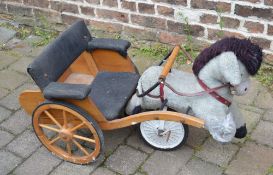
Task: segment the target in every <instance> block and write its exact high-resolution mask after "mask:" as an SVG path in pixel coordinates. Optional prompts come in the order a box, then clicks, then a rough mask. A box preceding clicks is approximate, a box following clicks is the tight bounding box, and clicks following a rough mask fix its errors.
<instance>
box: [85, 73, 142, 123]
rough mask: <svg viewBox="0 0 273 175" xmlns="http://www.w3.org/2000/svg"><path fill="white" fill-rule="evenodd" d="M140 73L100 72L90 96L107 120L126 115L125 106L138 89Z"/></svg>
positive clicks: (92, 86)
mask: <svg viewBox="0 0 273 175" xmlns="http://www.w3.org/2000/svg"><path fill="white" fill-rule="evenodd" d="M139 77H140V76H139V74H135V73H129V72H100V73H98V74H97V75H96V77H95V80H94V81H93V83H92V85H91V92H90V94H89V97H90V98H91V99H92V101H93V102H94V103H95V104H96V106H97V107H98V109H99V110H100V111H101V112H102V113H103V115H104V116H105V117H106V119H107V120H114V119H117V118H119V117H122V116H123V115H124V108H125V105H126V103H127V102H128V100H129V99H130V97H131V96H132V95H133V93H134V92H135V90H136V86H137V83H138V79H139Z"/></svg>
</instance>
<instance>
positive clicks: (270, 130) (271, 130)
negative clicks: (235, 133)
mask: <svg viewBox="0 0 273 175" xmlns="http://www.w3.org/2000/svg"><path fill="white" fill-rule="evenodd" d="M251 138H252V139H254V140H256V141H257V142H258V143H261V144H265V145H269V146H271V147H272V148H273V123H271V122H266V121H260V123H259V124H258V126H257V127H256V129H255V130H254V131H253V133H252V135H251Z"/></svg>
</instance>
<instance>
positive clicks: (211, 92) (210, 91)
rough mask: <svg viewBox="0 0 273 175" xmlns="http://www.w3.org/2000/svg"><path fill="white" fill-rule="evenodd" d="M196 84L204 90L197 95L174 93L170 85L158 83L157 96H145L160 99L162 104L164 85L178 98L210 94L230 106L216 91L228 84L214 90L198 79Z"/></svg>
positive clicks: (148, 94)
mask: <svg viewBox="0 0 273 175" xmlns="http://www.w3.org/2000/svg"><path fill="white" fill-rule="evenodd" d="M197 80H198V83H199V84H200V86H201V87H202V88H203V89H204V91H201V92H197V93H182V92H178V91H176V90H175V89H174V88H173V87H172V86H171V85H170V84H168V83H167V82H160V84H159V85H160V87H159V95H152V94H150V93H147V94H146V95H147V96H148V97H151V98H160V100H161V102H164V100H165V99H164V85H166V87H168V88H169V89H170V90H171V91H173V92H174V93H175V94H177V95H179V96H185V97H195V96H202V95H204V94H210V95H211V96H212V97H214V98H215V99H216V100H218V101H219V102H221V103H223V104H225V105H227V106H230V105H231V102H230V101H229V100H227V99H225V98H224V97H222V96H221V95H219V94H218V93H217V92H216V91H217V90H219V89H221V88H224V87H227V86H230V85H229V84H224V85H221V86H218V87H215V88H209V87H208V86H207V85H206V84H205V83H204V82H203V81H202V80H200V79H199V78H197Z"/></svg>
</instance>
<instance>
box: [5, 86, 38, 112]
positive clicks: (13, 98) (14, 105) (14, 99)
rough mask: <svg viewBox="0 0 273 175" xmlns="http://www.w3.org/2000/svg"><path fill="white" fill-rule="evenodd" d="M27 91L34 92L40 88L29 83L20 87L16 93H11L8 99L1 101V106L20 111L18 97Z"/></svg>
mask: <svg viewBox="0 0 273 175" xmlns="http://www.w3.org/2000/svg"><path fill="white" fill-rule="evenodd" d="M27 89H29V90H34V89H38V87H37V86H36V85H34V84H29V83H27V84H24V85H22V86H20V87H19V88H18V89H16V90H15V91H13V92H12V93H10V94H9V95H7V96H6V97H4V98H2V99H1V100H0V104H1V105H3V106H5V107H6V108H8V109H11V110H18V109H19V108H20V104H19V101H18V97H19V95H20V93H22V91H24V90H27Z"/></svg>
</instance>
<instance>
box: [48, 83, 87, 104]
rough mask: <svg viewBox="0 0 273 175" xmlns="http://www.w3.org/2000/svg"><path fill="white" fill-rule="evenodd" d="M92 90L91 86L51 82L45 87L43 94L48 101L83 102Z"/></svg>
mask: <svg viewBox="0 0 273 175" xmlns="http://www.w3.org/2000/svg"><path fill="white" fill-rule="evenodd" d="M90 89H91V86H90V85H86V84H68V83H59V82H51V83H49V84H48V85H47V86H46V87H45V89H44V91H43V93H44V96H45V98H46V99H75V100H83V99H85V97H87V95H88V94H89V92H90Z"/></svg>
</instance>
